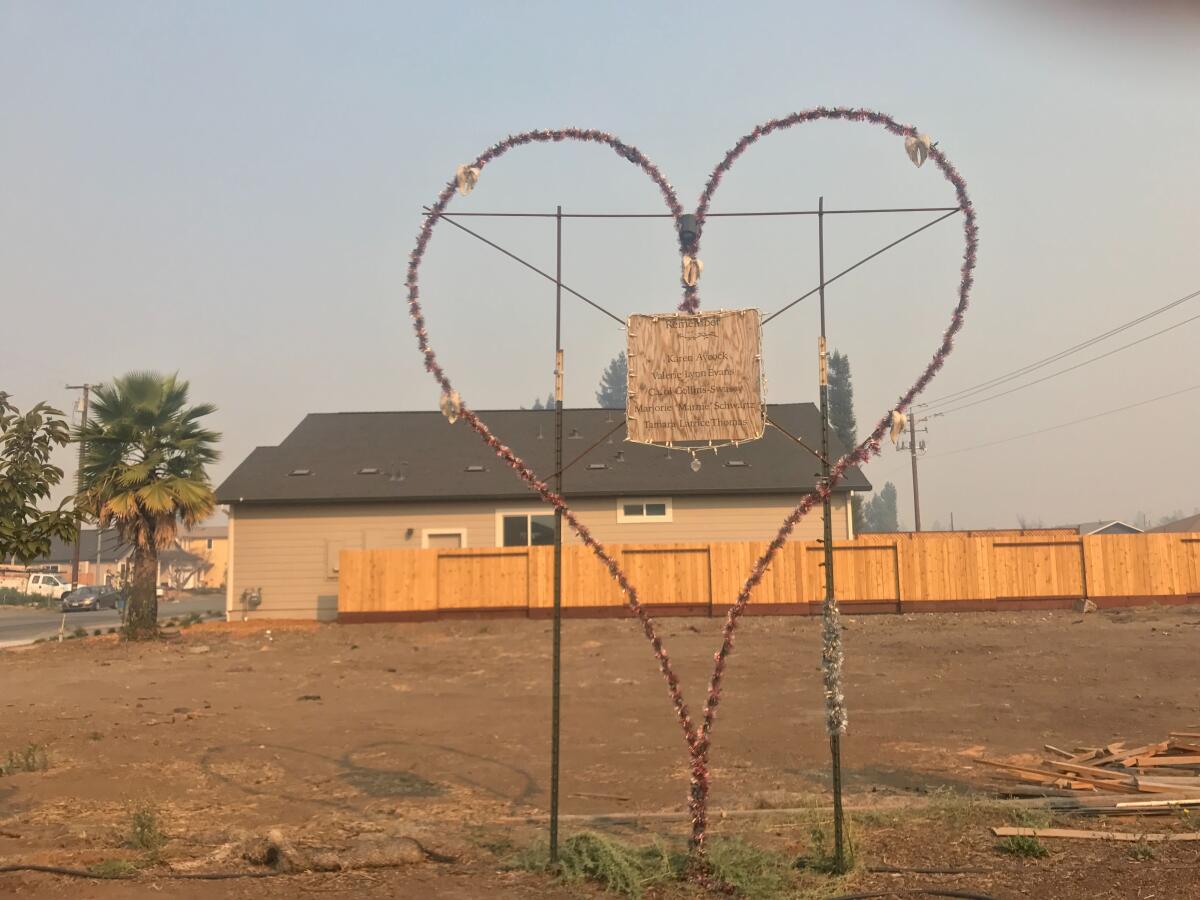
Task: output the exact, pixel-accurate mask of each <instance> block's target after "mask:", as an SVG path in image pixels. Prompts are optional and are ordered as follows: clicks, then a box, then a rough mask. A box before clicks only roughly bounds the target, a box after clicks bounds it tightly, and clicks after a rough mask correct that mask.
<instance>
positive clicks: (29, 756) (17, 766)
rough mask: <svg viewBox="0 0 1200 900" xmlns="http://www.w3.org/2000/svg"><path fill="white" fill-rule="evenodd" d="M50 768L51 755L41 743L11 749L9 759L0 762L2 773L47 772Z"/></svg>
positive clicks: (0, 771)
mask: <svg viewBox="0 0 1200 900" xmlns="http://www.w3.org/2000/svg"><path fill="white" fill-rule="evenodd" d="M48 768H50V756H49V755H48V754H47V753H46V748H45V747H43V746H42V745H41V744H29V745H27V746H25V747H22V748H21V749H20V750H9V751H8V759H7V760H6V761H5V762H3V763H0V775H12V774H13V773H14V772H45V771H46V770H47V769H48Z"/></svg>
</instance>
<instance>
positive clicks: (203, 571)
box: [175, 525, 229, 588]
mask: <svg viewBox="0 0 1200 900" xmlns="http://www.w3.org/2000/svg"><path fill="white" fill-rule="evenodd" d="M175 544H176V546H177V547H178V548H179V549H180V550H182V551H184V552H185V553H187V554H189V555H190V556H191V557H193V558H194V559H195V560H197V562H196V564H195V565H194V566H193V567H192V569H191V576H190V577H189V578H187V579H186V580H187V583H186V584H183V585H181V587H185V588H222V587H225V579H226V578H227V577H228V572H229V528H228V526H226V525H198V526H196V527H195V528H190V529H181V530H180V532H179V535H178V537H177V538H176V539H175ZM185 564H186V563H185Z"/></svg>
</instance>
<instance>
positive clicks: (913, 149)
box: [904, 134, 933, 169]
mask: <svg viewBox="0 0 1200 900" xmlns="http://www.w3.org/2000/svg"><path fill="white" fill-rule="evenodd" d="M932 147H933V143H932V142H931V141H930V140H929V135H927V134H910V135H909V136H908V137H906V138H905V139H904V150H905V152H906V153H908V158H909V159H911V160H912V162H913V165H914V166H916V167H917V168H918V169H919V168H921V163H923V162H925V160H927V159H928V158H929V151H930V149H931V148H932Z"/></svg>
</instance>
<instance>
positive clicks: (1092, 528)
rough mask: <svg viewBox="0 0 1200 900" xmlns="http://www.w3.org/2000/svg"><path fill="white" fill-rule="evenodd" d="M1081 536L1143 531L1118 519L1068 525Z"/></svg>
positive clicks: (1138, 532)
mask: <svg viewBox="0 0 1200 900" xmlns="http://www.w3.org/2000/svg"><path fill="white" fill-rule="evenodd" d="M1067 527H1068V528H1073V529H1075V530H1076V531H1077V532H1079V533H1080V534H1141V533H1142V529H1140V528H1135V527H1134V526H1132V525H1130V524H1128V523H1126V522H1120V521H1117V520H1116V519H1102V520H1100V521H1098V522H1084V523H1083V524H1081V525H1068V526H1067Z"/></svg>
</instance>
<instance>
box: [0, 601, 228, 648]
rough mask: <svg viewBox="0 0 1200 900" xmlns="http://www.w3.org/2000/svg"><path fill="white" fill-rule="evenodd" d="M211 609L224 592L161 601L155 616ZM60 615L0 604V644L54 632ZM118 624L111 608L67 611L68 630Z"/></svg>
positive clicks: (219, 608) (217, 606)
mask: <svg viewBox="0 0 1200 900" xmlns="http://www.w3.org/2000/svg"><path fill="white" fill-rule="evenodd" d="M210 609H211V610H215V611H217V612H221V611H222V610H224V609H225V595H224V594H202V595H200V596H197V597H185V598H184V599H182V600H176V601H174V602H171V603H162V602H160V603H159V604H158V618H159V621H162V620H165V619H170V618H172V617H182V616H186V615H187V614H188V613H193V612H194V613H199V614H200V615H203V614H204V613H206V612H207V611H208V610H210ZM62 618H63V614H62V613H61V612H58V611H57V610H54V609H48V610H47V609H36V610H35V609H20V608H13V607H7V606H5V607H0V647H5V646H13V645H17V644H28V643H31V642H32V641H35V640H37V639H38V638H44V637H45V638H48V637H53V636H56V635H57V634H58V628H59V624H60V623H61V622H62ZM120 624H121V614H120V613H118V612H117V611H116V610H113V609H101V610H97V611H96V612H73V613H67V631H68V632H70V631H73V630H75V629H76V628H86V629H87V630H88V633H89V634H90V633H91V632H92V631H93V630H94V629H96V628H101V629H103V630H105V631H107V630H108V629H109V628H112V627H114V626H118V625H120Z"/></svg>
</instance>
